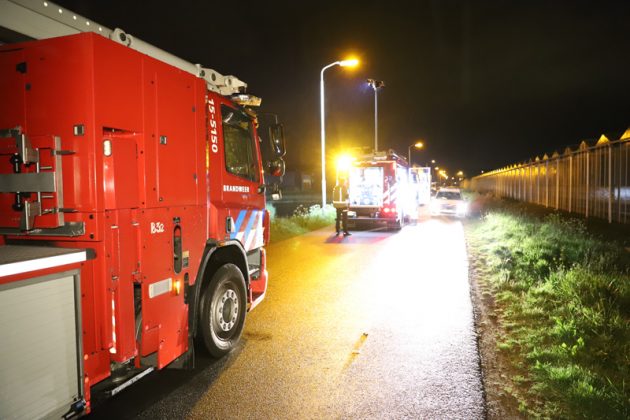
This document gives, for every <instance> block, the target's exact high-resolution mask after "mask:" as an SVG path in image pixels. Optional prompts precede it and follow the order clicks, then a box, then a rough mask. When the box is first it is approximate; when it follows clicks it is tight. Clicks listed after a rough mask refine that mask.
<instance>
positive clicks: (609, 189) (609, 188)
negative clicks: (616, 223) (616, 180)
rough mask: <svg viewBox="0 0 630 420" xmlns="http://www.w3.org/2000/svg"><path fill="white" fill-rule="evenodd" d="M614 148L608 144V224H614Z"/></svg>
mask: <svg viewBox="0 0 630 420" xmlns="http://www.w3.org/2000/svg"><path fill="white" fill-rule="evenodd" d="M612 195H613V188H612V146H611V144H610V143H608V223H612Z"/></svg>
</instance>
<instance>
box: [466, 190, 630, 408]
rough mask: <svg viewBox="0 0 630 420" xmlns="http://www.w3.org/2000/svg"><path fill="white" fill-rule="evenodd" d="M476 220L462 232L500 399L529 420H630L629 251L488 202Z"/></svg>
mask: <svg viewBox="0 0 630 420" xmlns="http://www.w3.org/2000/svg"><path fill="white" fill-rule="evenodd" d="M483 214H484V215H483V216H482V217H480V218H479V219H477V220H473V221H470V222H469V223H467V225H466V233H467V241H468V247H469V254H470V259H471V262H472V263H471V268H472V270H473V272H474V277H475V278H476V281H477V283H478V286H479V287H480V289H481V294H482V295H483V299H482V300H483V301H484V302H485V303H484V305H485V306H486V310H488V312H489V313H490V317H491V318H492V320H493V324H494V327H495V328H494V331H493V334H494V336H495V337H496V349H495V351H496V352H497V353H498V354H497V356H498V359H499V363H498V365H497V366H496V368H497V369H501V374H500V376H501V377H502V378H503V381H502V383H501V386H502V387H503V390H502V392H500V394H501V395H502V396H503V397H504V399H507V400H511V403H512V404H514V405H516V406H517V409H518V411H520V413H521V414H523V415H525V416H528V417H543V418H630V258H629V254H628V252H627V251H626V250H624V247H623V246H622V245H621V244H619V243H617V242H614V241H606V240H604V239H600V238H597V237H595V236H593V235H592V234H590V233H589V232H588V231H587V229H586V225H585V223H584V222H583V221H581V220H577V219H568V218H565V217H562V216H560V215H558V214H547V215H544V216H537V215H532V214H531V213H528V212H527V211H526V209H525V207H524V206H521V205H518V204H514V203H509V202H505V201H492V200H491V201H489V202H487V203H485V205H484V209H483ZM482 335H483V331H482ZM495 376H496V375H495ZM506 396H507V397H506ZM507 411H509V410H507Z"/></svg>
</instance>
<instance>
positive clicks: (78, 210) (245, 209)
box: [0, 33, 268, 399]
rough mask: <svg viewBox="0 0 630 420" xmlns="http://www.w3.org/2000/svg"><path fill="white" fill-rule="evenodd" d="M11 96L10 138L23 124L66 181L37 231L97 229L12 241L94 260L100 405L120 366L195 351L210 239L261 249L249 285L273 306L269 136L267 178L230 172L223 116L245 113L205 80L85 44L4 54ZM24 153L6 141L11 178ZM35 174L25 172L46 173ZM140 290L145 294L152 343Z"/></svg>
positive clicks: (12, 224)
mask: <svg viewBox="0 0 630 420" xmlns="http://www.w3.org/2000/svg"><path fill="white" fill-rule="evenodd" d="M0 91H1V92H3V100H2V102H0V128H5V129H8V128H14V127H18V126H19V127H21V130H22V132H24V133H26V134H27V135H28V136H29V138H30V140H31V143H32V146H33V148H38V149H39V150H40V156H41V165H40V166H41V167H42V171H45V170H48V171H56V173H57V175H56V178H55V179H57V180H58V181H57V182H61V183H62V188H59V189H58V190H56V191H52V192H49V193H45V194H43V196H42V200H41V202H42V208H43V209H44V210H46V209H54V208H62V209H64V210H63V211H60V212H51V213H50V214H44V215H42V216H38V217H36V218H35V225H34V228H35V229H34V231H38V230H39V229H47V228H59V227H60V226H64V225H68V224H69V223H75V224H76V223H79V224H82V226H84V229H83V231H82V232H80V233H79V234H74V235H61V234H59V235H56V234H55V233H54V232H58V231H45V230H44V231H41V232H40V234H39V235H32V234H26V235H22V234H16V235H8V236H6V238H7V239H6V240H7V241H12V240H19V241H21V242H24V241H25V240H31V241H35V242H40V241H46V242H47V243H49V244H52V245H55V246H59V247H69V248H70V247H71V248H84V249H89V250H92V251H93V252H92V254H93V258H92V259H90V260H89V261H87V262H85V263H84V264H83V267H82V270H81V293H82V302H81V307H82V328H83V337H82V340H83V351H84V355H83V358H84V371H85V382H86V385H87V386H86V393H87V394H88V399H89V386H90V385H93V384H95V383H97V382H99V381H101V380H103V379H104V378H106V377H108V376H109V375H110V365H111V363H112V362H125V361H129V360H130V359H133V358H138V359H139V358H140V357H145V356H149V355H151V354H156V356H157V362H156V367H157V368H162V367H164V366H166V365H167V364H169V363H170V362H172V361H173V360H174V359H176V358H177V357H179V356H180V355H182V354H183V353H185V352H186V351H187V350H188V346H189V325H190V322H189V321H190V320H189V316H190V315H191V314H190V310H191V306H190V304H189V302H186V301H185V293H184V288H185V287H191V286H193V285H194V284H195V282H196V281H197V279H198V278H199V276H200V273H199V270H200V267H201V266H202V261H203V258H204V252H205V250H206V248H207V244H208V243H209V241H212V242H215V243H219V244H220V243H222V242H225V241H233V242H234V243H238V246H239V247H241V248H242V250H243V254H245V253H246V252H248V251H253V250H257V249H258V250H259V255H260V259H261V261H260V271H259V274H258V275H257V276H255V278H251V279H250V278H248V276H245V278H246V282H247V284H248V295H249V300H250V302H249V303H250V305H251V304H253V303H255V302H257V299H258V300H259V299H260V298H262V296H264V292H265V290H266V281H267V276H266V271H265V270H264V266H265V261H264V250H263V249H262V246H263V245H264V244H263V229H264V228H268V224H267V225H266V226H263V220H264V219H265V217H264V212H265V210H264V194H260V193H259V192H258V191H257V188H258V187H259V186H260V185H261V184H262V182H263V181H262V164H261V160H260V149H259V139H258V138H257V137H256V138H254V139H253V141H252V144H253V145H255V146H254V147H255V148H256V151H255V154H256V157H257V162H256V166H257V167H256V169H255V170H256V171H258V172H259V173H260V176H259V177H258V179H257V180H256V179H245V178H243V177H240V176H237V175H234V174H233V173H230V172H229V171H228V170H227V168H226V160H225V154H224V143H223V131H222V130H223V128H222V124H221V122H222V115H221V114H222V109H237V108H238V107H237V106H236V105H234V104H233V103H232V102H230V101H229V100H228V99H226V98H224V97H222V96H220V95H218V94H216V93H213V92H210V91H208V90H207V87H206V83H205V81H204V80H202V79H199V78H197V77H195V76H194V75H191V74H189V73H187V72H184V71H182V70H179V69H177V68H175V67H172V66H170V65H168V64H165V63H163V62H160V61H158V60H156V59H153V58H151V57H149V56H146V55H144V54H141V53H139V52H137V51H134V50H132V49H130V48H126V47H124V46H122V45H120V44H117V43H114V42H112V41H110V40H108V39H106V38H104V37H101V36H99V35H96V34H93V33H83V34H78V35H72V36H66V37H60V38H51V39H46V40H40V41H34V42H27V43H22V44H14V45H5V46H0ZM254 136H257V135H255V134H254ZM53 150H57V152H54V153H53V152H52V151H53ZM107 150H110V151H111V153H109V154H108V153H107V152H106V151H107ZM15 153H16V144H15V141H13V140H12V139H10V138H4V139H0V174H11V173H13V172H14V170H13V166H12V165H11V164H10V163H9V157H10V156H11V155H13V154H15ZM59 156H61V157H60V159H59V158H58V157H59ZM34 166H35V165H29V166H27V165H22V171H24V172H35V168H34ZM60 172H62V175H61V176H60V175H59V174H60ZM59 178H60V180H59ZM254 178H255V177H254ZM226 186H227V187H226ZM14 199H15V198H14V194H9V193H0V209H1V210H0V227H2V228H16V229H17V228H19V226H20V218H21V213H20V212H18V211H13V210H11V207H12V204H13V202H14ZM32 199H34V195H31V197H30V198H27V199H26V200H32ZM241 213H242V216H240V215H241ZM239 217H240V218H241V219H242V220H241V226H239V228H240V229H241V230H237V232H229V231H228V229H226V220H227V218H232V220H235V221H237V220H238V219H239ZM46 232H48V233H46ZM176 237H178V238H179V239H178V240H181V244H182V256H183V258H182V260H183V261H182V265H181V268H180V269H179V270H177V269H176V267H175V265H174V258H173V249H174V248H173V247H174V240H175V239H174V238H176ZM3 241H4V240H3ZM1 242H2V241H0V243H1ZM138 285H139V286H138ZM134 289H139V290H140V293H141V301H142V305H141V319H142V320H141V326H140V328H141V333H140V334H138V333H137V332H136V322H137V321H136V319H137V318H138V314H136V309H137V305H136V304H135V303H134V299H135V300H137V299H139V296H135V297H134ZM136 293H137V291H136Z"/></svg>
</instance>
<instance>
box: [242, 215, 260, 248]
mask: <svg viewBox="0 0 630 420" xmlns="http://www.w3.org/2000/svg"><path fill="white" fill-rule="evenodd" d="M262 215H263V213H262V211H260V212H258V213H257V214H256V220H255V221H254V226H253V227H252V229H251V230H250V232H249V237H248V238H247V244H246V246H245V249H246V250H248V251H249V250H252V249H255V248H258V247H259V246H260V245H258V244H259V243H260V239H259V238H262Z"/></svg>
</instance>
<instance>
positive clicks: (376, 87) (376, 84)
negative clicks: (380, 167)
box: [367, 79, 385, 153]
mask: <svg viewBox="0 0 630 420" xmlns="http://www.w3.org/2000/svg"><path fill="white" fill-rule="evenodd" d="M367 83H368V85H370V86H371V87H372V89H374V152H375V153H376V152H378V90H379V89H380V88H383V87H385V82H383V81H382V80H374V79H367Z"/></svg>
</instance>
